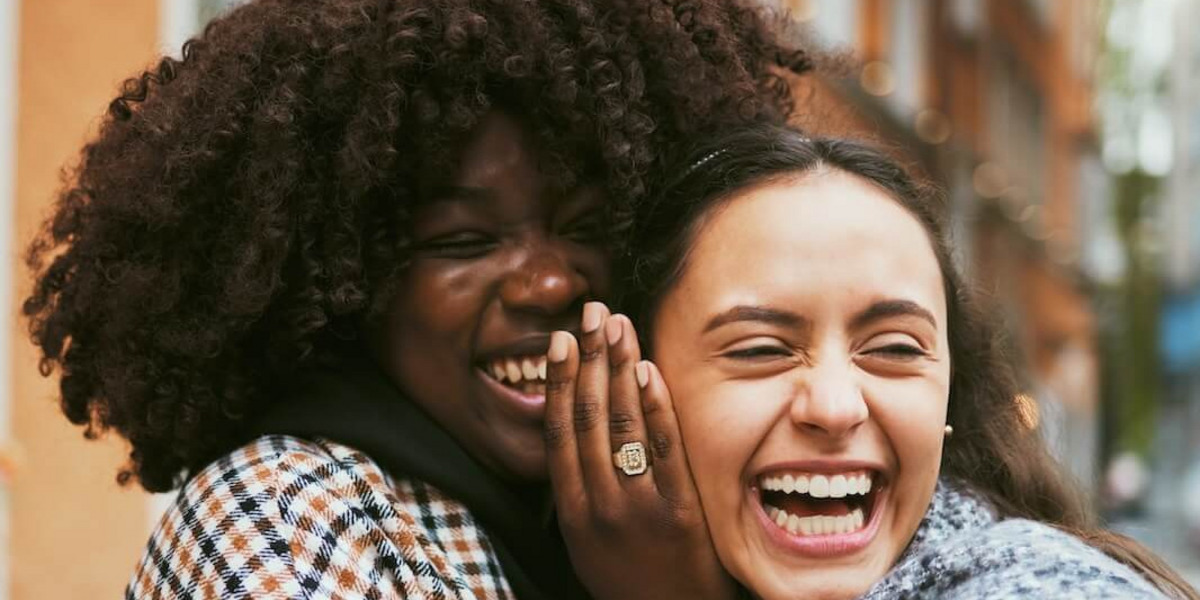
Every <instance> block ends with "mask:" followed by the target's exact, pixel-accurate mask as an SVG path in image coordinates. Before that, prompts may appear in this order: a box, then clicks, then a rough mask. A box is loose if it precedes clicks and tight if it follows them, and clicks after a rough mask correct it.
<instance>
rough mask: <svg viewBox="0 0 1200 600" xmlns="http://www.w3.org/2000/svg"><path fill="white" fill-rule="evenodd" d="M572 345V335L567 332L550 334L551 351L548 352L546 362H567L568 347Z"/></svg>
mask: <svg viewBox="0 0 1200 600" xmlns="http://www.w3.org/2000/svg"><path fill="white" fill-rule="evenodd" d="M570 345H571V334H569V333H567V332H565V331H555V332H554V333H552V334H550V349H549V350H548V351H547V352H546V360H549V361H550V362H555V363H560V362H562V361H564V360H567V347H568V346H570Z"/></svg>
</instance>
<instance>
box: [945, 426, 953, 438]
mask: <svg viewBox="0 0 1200 600" xmlns="http://www.w3.org/2000/svg"><path fill="white" fill-rule="evenodd" d="M945 431H946V437H950V436H952V435H954V426H953V425H946V429H945Z"/></svg>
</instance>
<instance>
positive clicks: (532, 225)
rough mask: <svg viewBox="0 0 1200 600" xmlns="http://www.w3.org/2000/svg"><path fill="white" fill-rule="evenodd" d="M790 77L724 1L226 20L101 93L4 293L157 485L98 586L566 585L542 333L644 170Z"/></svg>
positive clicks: (764, 38) (361, 9)
mask: <svg viewBox="0 0 1200 600" xmlns="http://www.w3.org/2000/svg"><path fill="white" fill-rule="evenodd" d="M809 67H810V63H809V60H808V57H807V55H806V54H804V53H802V52H798V51H795V50H793V49H791V48H790V47H788V46H787V45H785V44H783V43H781V42H780V41H779V39H778V38H777V36H776V35H775V33H774V30H773V29H772V28H771V27H770V26H769V25H768V23H767V22H766V21H765V20H764V19H763V18H762V17H761V16H760V15H759V14H758V13H757V12H755V11H754V10H752V9H750V8H747V7H745V6H743V5H741V4H739V3H731V2H726V1H723V0H721V1H718V0H704V1H700V2H687V3H669V2H648V3H647V2H631V1H628V0H600V1H595V0H537V1H524V2H474V1H468V0H382V1H381V0H258V1H255V2H250V3H248V4H245V5H244V6H242V7H241V8H238V9H236V10H234V11H233V12H231V13H229V14H228V15H227V16H225V17H223V18H220V19H218V20H217V21H215V22H214V23H213V24H212V25H210V26H209V27H208V28H207V30H206V31H205V32H204V34H203V35H201V36H200V37H198V38H197V39H195V40H192V41H191V42H189V43H188V44H187V45H186V46H185V48H184V52H183V60H182V61H174V60H170V59H165V60H163V61H162V62H161V63H160V64H159V65H158V67H157V68H155V69H154V70H152V71H149V72H147V73H145V74H143V75H142V76H141V77H138V78H135V79H132V80H131V81H130V82H128V83H127V84H126V87H125V90H124V93H122V94H121V96H120V97H118V98H117V99H116V100H114V101H113V102H112V104H111V105H110V107H109V111H108V115H107V117H106V119H105V121H104V123H103V127H102V129H101V131H100V133H99V135H98V137H97V138H96V139H95V140H93V141H92V142H91V143H89V144H88V145H87V146H86V148H85V149H84V151H83V153H82V159H81V163H80V165H79V166H78V168H77V170H76V171H75V172H74V174H73V176H72V177H71V178H70V181H69V183H68V185H67V187H66V189H65V190H64V191H63V192H62V194H61V197H60V198H59V202H58V205H57V208H56V212H55V214H54V215H53V217H52V219H51V220H50V221H49V223H48V224H47V226H46V229H45V232H44V233H43V234H42V235H41V237H40V238H39V239H38V240H37V241H36V242H35V244H34V246H33V248H32V249H31V257H30V261H31V264H32V266H33V267H34V269H35V271H36V273H37V281H36V286H35V289H34V291H33V294H32V295H31V297H30V298H29V299H28V300H27V301H26V303H25V306H24V312H25V314H26V315H27V316H29V317H30V318H31V321H32V331H33V339H34V341H35V343H36V344H38V345H39V346H40V348H41V350H42V352H43V360H42V367H43V370H44V371H45V372H46V373H49V372H51V371H52V370H54V369H58V370H59V371H60V372H61V375H62V381H61V392H62V407H63V410H64V412H65V414H66V416H67V418H69V419H70V420H71V421H72V422H73V423H76V424H79V425H83V426H85V427H86V428H87V431H88V433H89V434H94V433H97V432H99V431H100V430H104V429H112V430H115V431H116V432H117V433H119V434H120V435H122V436H123V437H125V438H126V439H128V441H129V442H130V445H131V448H132V449H131V453H130V463H129V465H128V467H127V468H126V469H125V470H124V471H122V473H121V475H120V479H121V481H130V480H133V479H136V480H137V481H138V482H139V483H140V484H141V485H142V486H143V487H145V488H146V489H147V490H150V491H156V492H161V491H166V490H169V489H172V488H174V487H176V486H179V485H181V484H182V485H183V490H182V493H181V494H180V495H179V497H178V501H177V502H176V504H175V506H174V507H173V508H172V509H171V510H170V511H169V512H168V514H167V515H166V516H165V517H164V519H163V521H162V524H161V526H160V527H159V529H158V530H157V532H156V533H155V534H154V536H153V538H152V539H151V541H150V543H149V544H148V545H147V548H146V552H145V554H144V556H143V559H142V562H141V564H140V566H139V567H138V571H137V573H136V575H135V576H134V578H133V579H132V581H131V583H130V586H129V589H128V597H130V598H198V597H254V598H272V597H278V598H283V597H286V598H332V597H363V598H378V597H396V596H401V597H406V598H461V599H468V598H474V599H480V598H512V597H514V596H515V597H519V598H522V599H536V598H568V597H571V596H572V595H573V594H574V592H575V591H576V588H577V583H576V582H575V580H574V577H573V576H572V574H571V571H570V568H569V565H568V563H567V561H566V557H565V551H564V550H562V547H561V544H560V542H559V539H558V537H557V534H556V532H555V531H554V530H553V527H551V526H549V525H550V524H551V523H552V520H548V519H547V517H546V515H547V513H546V511H547V508H548V504H547V502H546V501H545V497H544V494H543V492H544V488H543V482H544V479H545V463H546V456H545V451H544V449H543V443H542V424H541V415H542V410H543V407H544V397H543V387H544V363H542V362H541V360H540V357H541V356H544V354H545V352H546V349H547V346H548V344H549V334H550V332H551V331H553V330H555V329H559V328H566V327H571V326H572V325H571V324H572V323H574V322H576V321H578V319H579V313H580V307H581V306H582V304H583V302H584V301H585V300H588V299H592V298H604V297H605V295H606V294H607V293H608V291H609V288H610V265H609V257H610V255H611V247H612V246H611V245H612V244H614V243H616V240H617V238H614V237H613V236H612V234H614V233H619V232H620V231H621V230H622V228H623V226H624V225H625V224H626V222H627V220H628V215H629V213H630V211H631V209H632V206H633V205H634V204H636V202H637V201H638V200H639V199H640V198H641V197H642V196H643V195H644V190H645V189H646V187H647V181H648V176H649V174H650V173H653V172H656V171H659V170H661V165H659V163H658V160H659V159H658V158H657V157H658V156H660V155H661V149H662V148H664V147H665V146H666V145H667V144H668V143H670V142H671V141H673V140H676V139H680V138H683V137H684V136H689V135H695V134H697V133H699V132H702V131H707V130H711V129H715V128H720V127H728V126H733V125H735V124H738V123H750V122H756V121H763V120H777V119H782V118H784V117H786V115H787V113H788V112H789V110H790V98H789V96H788V93H787V89H786V86H780V85H778V84H779V79H778V74H779V73H780V69H783V70H792V71H795V72H803V71H806V70H808V69H809ZM678 572H679V573H680V575H681V576H685V575H686V570H685V569H678Z"/></svg>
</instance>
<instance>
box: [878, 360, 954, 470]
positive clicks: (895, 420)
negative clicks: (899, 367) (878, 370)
mask: <svg viewBox="0 0 1200 600" xmlns="http://www.w3.org/2000/svg"><path fill="white" fill-rule="evenodd" d="M870 396H871V397H873V398H875V399H876V401H875V402H872V405H871V407H870V408H871V412H872V414H873V417H874V419H875V420H876V422H877V423H878V424H879V426H880V428H881V429H882V430H883V433H884V436H885V437H886V438H887V440H888V442H887V443H888V444H889V445H890V446H891V448H890V450H891V453H892V454H893V455H894V456H895V459H896V460H897V462H898V463H899V464H898V466H899V468H900V473H902V474H907V475H909V476H915V479H914V483H915V481H916V480H920V481H921V482H922V484H921V485H925V483H928V485H929V486H932V485H933V477H935V476H936V474H937V470H938V467H939V465H940V464H941V450H942V441H943V438H944V436H945V424H946V406H947V387H946V386H945V385H944V384H943V383H942V382H940V381H927V380H916V381H910V382H894V381H890V382H882V383H881V384H880V385H877V386H874V387H873V389H871V391H870ZM926 479H928V480H929V481H925V480H926Z"/></svg>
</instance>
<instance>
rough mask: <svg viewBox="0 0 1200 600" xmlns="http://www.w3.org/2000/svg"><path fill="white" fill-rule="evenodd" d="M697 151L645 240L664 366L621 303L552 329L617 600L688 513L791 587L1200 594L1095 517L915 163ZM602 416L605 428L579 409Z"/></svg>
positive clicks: (591, 527)
mask: <svg viewBox="0 0 1200 600" xmlns="http://www.w3.org/2000/svg"><path fill="white" fill-rule="evenodd" d="M687 164H688V166H687V167H686V168H685V169H683V170H682V172H681V174H680V175H679V176H678V177H677V178H675V179H674V180H673V181H671V182H670V183H669V185H667V186H666V187H665V190H663V191H662V193H660V194H659V195H658V198H657V202H655V203H651V204H647V205H646V206H645V208H644V210H642V211H640V212H639V213H638V222H637V227H636V233H635V236H634V239H635V241H634V244H633V247H632V252H631V256H632V260H633V265H632V268H631V272H632V283H631V293H630V297H629V298H628V300H627V303H626V306H627V308H628V309H629V314H631V315H633V316H634V317H635V321H636V322H637V323H638V324H639V326H640V327H641V328H642V332H643V334H644V338H643V340H642V342H643V344H642V346H643V347H645V348H646V349H647V350H648V352H647V355H649V356H653V359H654V364H651V363H649V362H639V358H640V353H639V345H638V343H637V342H636V341H635V336H634V335H633V331H632V329H631V325H630V322H629V320H628V319H626V318H625V317H623V316H613V317H609V318H607V319H604V320H605V321H606V322H605V323H604V324H603V325H596V326H593V327H590V328H588V327H585V328H584V331H585V333H584V334H583V336H584V337H583V338H582V339H581V340H580V342H579V343H580V344H581V345H582V351H581V350H580V349H579V347H577V346H576V343H575V340H574V339H573V338H572V336H571V335H569V334H567V333H564V332H560V333H556V334H555V336H554V338H553V341H552V343H551V349H550V367H549V369H550V373H549V374H550V384H551V389H552V393H551V396H550V399H549V402H550V406H549V408H548V418H547V426H548V428H549V430H548V431H549V432H550V433H551V435H550V439H551V440H566V442H565V443H557V444H553V445H552V448H553V449H552V450H551V472H552V476H553V478H554V480H555V489H556V495H557V496H558V498H559V504H560V510H561V512H560V520H562V522H563V527H564V531H565V532H566V534H567V538H568V542H569V545H570V547H571V554H572V559H573V560H574V562H575V565H576V568H577V571H578V572H579V573H580V574H581V576H582V577H583V578H584V581H585V583H587V584H588V585H589V586H590V587H591V588H592V589H593V591H596V592H597V596H598V597H603V598H610V597H616V595H615V594H612V593H610V592H609V590H612V589H613V588H614V586H615V584H614V583H613V582H614V581H616V580H617V579H619V577H618V574H619V573H620V571H621V569H622V568H624V569H626V570H628V569H631V568H636V566H635V561H633V560H630V559H628V557H631V556H635V554H634V553H636V552H638V551H639V549H640V548H642V547H644V546H646V545H649V544H651V543H652V542H651V541H650V539H651V538H652V536H649V535H647V534H646V533H645V532H647V531H649V532H653V530H654V527H655V524H656V523H661V522H672V521H679V520H690V521H692V522H699V521H705V520H706V522H707V528H708V531H709V532H710V534H711V540H712V544H713V547H714V548H715V553H716V556H717V557H718V559H719V561H720V563H721V565H723V567H724V568H725V569H726V570H727V571H728V573H729V574H730V575H731V576H732V577H733V578H734V579H735V580H736V581H737V582H738V583H739V584H740V585H741V586H742V587H743V588H744V591H745V592H748V593H749V594H750V595H752V596H754V597H756V598H763V599H768V600H787V599H797V598H855V597H863V598H871V599H879V600H883V599H889V598H936V597H946V598H1123V599H1125V598H1159V597H1163V596H1164V595H1171V596H1176V597H1184V598H1191V599H1195V598H1197V597H1198V596H1197V594H1196V593H1195V591H1194V590H1192V589H1191V588H1189V587H1188V586H1187V584H1185V583H1184V582H1183V581H1182V580H1181V579H1180V578H1179V577H1178V576H1177V575H1176V574H1174V573H1173V572H1171V570H1170V569H1169V568H1167V567H1166V566H1165V565H1163V563H1162V562H1161V561H1159V560H1158V559H1157V558H1155V557H1154V556H1153V555H1151V554H1150V553H1148V552H1147V551H1146V550H1144V549H1143V548H1141V547H1140V546H1138V545H1136V544H1135V543H1133V542H1132V541H1129V540H1126V539H1123V538H1120V537H1118V536H1115V535H1113V534H1110V533H1106V532H1104V531H1102V530H1100V529H1097V528H1096V527H1095V526H1094V525H1093V520H1092V517H1091V516H1090V515H1089V513H1088V512H1087V510H1086V509H1085V508H1084V503H1083V502H1082V500H1081V499H1080V498H1079V497H1078V496H1077V495H1075V494H1074V493H1073V492H1072V491H1070V489H1069V487H1068V486H1067V485H1066V484H1065V483H1064V482H1063V480H1062V479H1061V477H1060V476H1059V475H1058V472H1057V468H1056V466H1055V465H1054V464H1053V462H1052V461H1051V459H1050V458H1049V456H1048V454H1047V453H1046V451H1045V449H1044V447H1043V443H1042V442H1041V440H1040V437H1039V434H1038V433H1037V432H1036V431H1031V430H1029V429H1028V428H1027V427H1025V426H1024V425H1023V424H1022V421H1021V418H1020V415H1019V413H1018V407H1017V404H1016V403H1015V402H1014V397H1015V395H1016V392H1017V390H1016V388H1015V386H1014V383H1013V378H1012V377H1011V375H1010V374H1009V370H1008V368H1007V365H1006V364H1005V362H1004V361H1003V359H1002V357H1001V356H1000V354H999V351H998V349H997V346H996V344H995V343H994V342H993V340H992V337H991V333H990V330H989V329H988V328H987V327H986V326H985V321H984V320H983V318H982V317H981V315H980V314H979V313H978V312H977V311H976V310H975V309H974V308H972V304H971V302H970V298H969V294H968V293H967V290H966V289H965V288H964V286H963V284H962V283H961V282H960V279H959V277H958V276H957V275H956V273H955V271H954V268H953V265H952V263H951V260H950V256H951V254H950V249H949V246H948V245H947V242H946V241H945V239H944V237H943V226H942V224H941V220H940V218H939V216H938V215H939V211H940V207H939V206H938V205H937V204H935V203H934V202H933V200H932V199H931V196H930V195H929V194H927V193H925V191H924V190H922V189H921V188H920V187H918V186H917V185H915V184H914V183H913V181H911V180H910V179H909V177H908V176H907V175H906V174H905V172H904V171H903V169H901V168H899V167H898V166H896V165H895V164H894V163H893V162H892V161H891V160H890V159H888V158H887V157H886V156H885V155H883V154H881V153H879V152H877V151H874V150H871V149H869V148H866V147H864V146H860V145H857V144H854V143H850V142H846V141H836V140H814V139H808V138H806V137H804V136H802V135H800V134H799V133H796V132H793V131H791V130H788V129H784V128H778V127H763V128H756V129H752V130H748V131H742V132H739V133H736V134H733V135H730V136H727V137H724V138H722V139H719V140H716V141H714V142H713V143H712V144H711V145H709V146H708V147H706V148H703V149H700V150H699V151H698V152H697V153H696V154H695V156H694V157H693V158H692V160H691V161H689V162H688V163H687ZM587 310H592V309H591V308H590V307H589V309H587ZM600 312H601V314H603V311H600ZM614 323H615V325H614ZM589 329H590V330H593V331H600V330H601V329H603V330H604V331H605V333H607V334H608V335H607V336H605V338H604V340H603V342H607V350H606V353H607V354H604V355H605V356H607V357H608V358H609V359H608V360H607V361H597V360H594V358H595V357H597V356H600V354H598V353H597V349H598V348H600V346H601V345H602V343H603V342H602V341H601V340H600V339H599V338H598V337H597V336H596V334H588V333H586V331H588V330H589ZM655 365H657V368H656V367H655ZM668 388H669V390H670V393H669V394H668V393H667V389H668ZM672 404H673V406H674V410H675V414H677V418H678V424H677V425H676V422H675V420H674V419H673V418H671V416H670V414H671V411H670V408H671V406H672ZM597 415H599V416H597ZM630 415H633V417H632V418H631V417H630ZM602 418H603V419H607V421H608V422H609V427H608V428H604V433H605V434H604V435H595V434H594V433H591V432H592V431H593V430H592V429H589V428H586V427H581V426H580V424H581V423H582V424H587V423H591V422H594V421H597V420H601V419H602ZM564 432H565V433H564ZM681 448H686V461H685V460H684V459H683V457H682V456H681V454H683V453H680V452H677V450H679V449H681ZM612 453H615V454H612ZM605 460H608V461H610V462H611V464H608V465H603V464H602V463H603V462H604V461H605ZM647 463H649V464H648V465H647ZM688 463H690V473H691V477H689V476H688V468H687V466H688ZM614 466H615V467H616V468H614ZM601 467H605V468H601ZM693 478H694V486H693ZM576 481H578V482H582V485H583V488H584V489H588V490H591V491H589V493H588V494H584V495H581V494H577V493H572V490H573V489H574V488H575V487H577V486H576V484H575V483H574V482H576ZM604 496H607V497H606V498H603V500H604V501H603V502H600V501H598V500H597V498H600V497H604ZM697 501H698V502H699V504H700V505H701V506H702V507H703V515H702V516H698V515H697V514H696V513H697V511H696V510H695V509H694V506H695V503H696V502H697ZM614 507H616V508H614ZM614 512H617V513H618V515H619V516H620V517H621V518H620V519H613V518H612V515H613V513H614ZM627 522H632V523H634V525H633V526H623V525H622V523H627ZM639 535H641V536H646V538H645V539H642V538H639ZM613 555H617V556H621V557H623V558H624V559H625V560H613V559H606V557H607V556H613ZM653 581H654V580H653V577H652V576H651V575H649V574H647V575H643V576H642V577H641V578H640V579H639V584H638V585H639V586H641V587H643V588H645V587H649V586H652V585H653Z"/></svg>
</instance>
